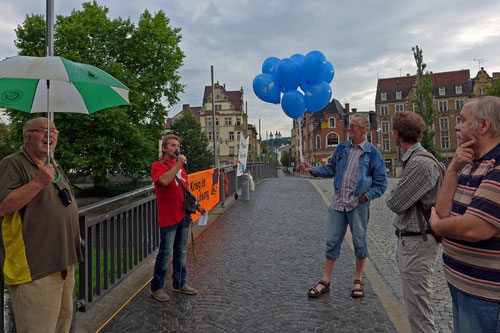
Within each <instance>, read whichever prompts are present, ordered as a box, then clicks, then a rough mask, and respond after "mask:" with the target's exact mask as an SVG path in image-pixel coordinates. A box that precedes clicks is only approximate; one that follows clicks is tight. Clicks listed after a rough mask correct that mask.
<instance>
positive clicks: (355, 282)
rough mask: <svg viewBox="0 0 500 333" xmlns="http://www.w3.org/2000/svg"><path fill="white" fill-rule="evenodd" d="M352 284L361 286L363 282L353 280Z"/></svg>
mask: <svg viewBox="0 0 500 333" xmlns="http://www.w3.org/2000/svg"><path fill="white" fill-rule="evenodd" d="M354 284H359V285H360V286H362V285H363V281H361V280H354Z"/></svg>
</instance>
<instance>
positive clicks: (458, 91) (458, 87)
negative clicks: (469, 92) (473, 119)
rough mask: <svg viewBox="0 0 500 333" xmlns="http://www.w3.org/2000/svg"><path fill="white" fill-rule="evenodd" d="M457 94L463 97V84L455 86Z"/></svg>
mask: <svg viewBox="0 0 500 333" xmlns="http://www.w3.org/2000/svg"><path fill="white" fill-rule="evenodd" d="M455 94H457V95H461V94H462V85H461V84H457V85H456V86H455Z"/></svg>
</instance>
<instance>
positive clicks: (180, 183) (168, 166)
mask: <svg viewBox="0 0 500 333" xmlns="http://www.w3.org/2000/svg"><path fill="white" fill-rule="evenodd" d="M160 162H161V163H163V164H165V165H166V166H167V168H168V169H169V170H172V168H171V167H170V165H168V163H167V162H165V161H164V160H160ZM174 177H175V179H176V180H177V182H178V183H179V185H181V188H182V191H183V192H187V193H189V192H188V191H187V190H186V188H185V187H184V185H182V182H181V180H180V179H179V178H177V175H175V176H174Z"/></svg>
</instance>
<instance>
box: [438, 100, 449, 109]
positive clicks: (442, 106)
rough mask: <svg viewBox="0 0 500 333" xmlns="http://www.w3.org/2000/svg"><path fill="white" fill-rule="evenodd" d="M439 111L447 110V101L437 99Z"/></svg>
mask: <svg viewBox="0 0 500 333" xmlns="http://www.w3.org/2000/svg"><path fill="white" fill-rule="evenodd" d="M439 111H448V101H439Z"/></svg>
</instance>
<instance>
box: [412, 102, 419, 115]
mask: <svg viewBox="0 0 500 333" xmlns="http://www.w3.org/2000/svg"><path fill="white" fill-rule="evenodd" d="M417 109H418V106H417V103H416V102H413V112H415V113H417Z"/></svg>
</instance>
